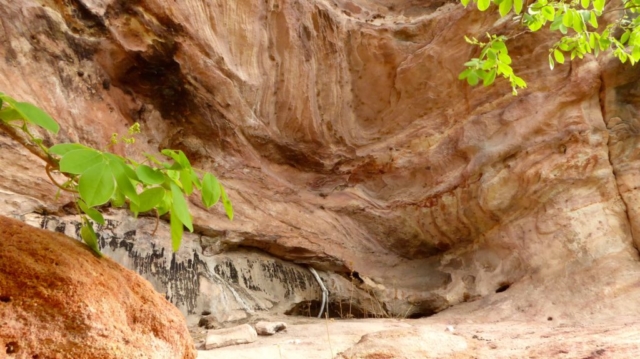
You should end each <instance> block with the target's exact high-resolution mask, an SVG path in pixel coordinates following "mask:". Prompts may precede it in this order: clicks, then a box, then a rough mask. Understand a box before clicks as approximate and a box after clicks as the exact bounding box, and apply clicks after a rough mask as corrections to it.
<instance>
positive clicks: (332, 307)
mask: <svg viewBox="0 0 640 359" xmlns="http://www.w3.org/2000/svg"><path fill="white" fill-rule="evenodd" d="M321 305H322V302H321V301H319V300H307V301H304V302H300V303H297V304H296V305H295V306H293V307H292V308H291V309H289V310H288V311H286V312H285V313H284V314H286V315H291V316H299V317H310V318H317V317H318V314H319V312H320V306H321ZM327 313H328V314H329V318H336V319H354V318H355V319H362V318H384V317H387V316H388V315H386V312H381V313H372V312H370V311H368V310H365V309H363V308H361V307H360V306H358V305H356V304H354V303H353V302H349V301H347V300H335V301H329V305H328V306H326V307H325V310H324V312H323V314H322V317H325V316H326V315H327Z"/></svg>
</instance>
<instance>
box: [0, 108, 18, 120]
mask: <svg viewBox="0 0 640 359" xmlns="http://www.w3.org/2000/svg"><path fill="white" fill-rule="evenodd" d="M22 119H23V117H22V115H21V114H20V113H19V112H18V111H16V109H15V108H11V107H5V108H3V109H2V110H0V120H2V122H7V123H8V122H11V121H15V120H22Z"/></svg>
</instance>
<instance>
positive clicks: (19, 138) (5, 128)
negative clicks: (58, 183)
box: [0, 121, 58, 168]
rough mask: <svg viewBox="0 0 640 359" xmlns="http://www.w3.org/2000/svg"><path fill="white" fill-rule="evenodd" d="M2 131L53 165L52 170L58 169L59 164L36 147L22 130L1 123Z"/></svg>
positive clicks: (0, 128)
mask: <svg viewBox="0 0 640 359" xmlns="http://www.w3.org/2000/svg"><path fill="white" fill-rule="evenodd" d="M0 130H2V131H4V132H5V133H7V134H8V135H9V137H11V139H13V140H14V141H16V142H18V143H19V144H21V145H22V146H24V148H26V149H27V150H29V152H31V153H32V154H34V155H36V156H38V157H40V159H42V160H43V161H45V162H46V163H48V164H49V165H51V167H52V168H57V167H58V163H57V162H56V161H55V160H54V159H53V158H51V157H50V156H49V154H48V153H47V152H45V151H44V150H43V149H42V148H41V147H39V146H37V145H34V144H33V143H32V142H31V141H30V140H29V139H27V138H25V137H24V136H23V135H22V134H21V133H20V131H22V130H21V129H20V130H18V129H16V128H15V127H13V126H11V125H9V124H8V123H6V122H4V121H0Z"/></svg>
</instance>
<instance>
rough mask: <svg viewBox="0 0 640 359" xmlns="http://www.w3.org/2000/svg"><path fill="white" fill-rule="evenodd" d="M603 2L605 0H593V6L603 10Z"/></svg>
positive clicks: (597, 9)
mask: <svg viewBox="0 0 640 359" xmlns="http://www.w3.org/2000/svg"><path fill="white" fill-rule="evenodd" d="M604 3H605V0H593V8H594V9H595V10H596V11H599V12H600V11H602V10H604Z"/></svg>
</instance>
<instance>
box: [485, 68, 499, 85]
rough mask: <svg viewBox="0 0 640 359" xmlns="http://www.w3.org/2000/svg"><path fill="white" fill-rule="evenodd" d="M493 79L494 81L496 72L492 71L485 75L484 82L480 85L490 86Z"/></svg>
mask: <svg viewBox="0 0 640 359" xmlns="http://www.w3.org/2000/svg"><path fill="white" fill-rule="evenodd" d="M495 79H496V70H495V69H493V70H491V71H490V72H489V74H487V76H485V78H484V81H483V82H482V85H483V86H485V87H487V86H489V85H491V84H492V83H493V81H495Z"/></svg>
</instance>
